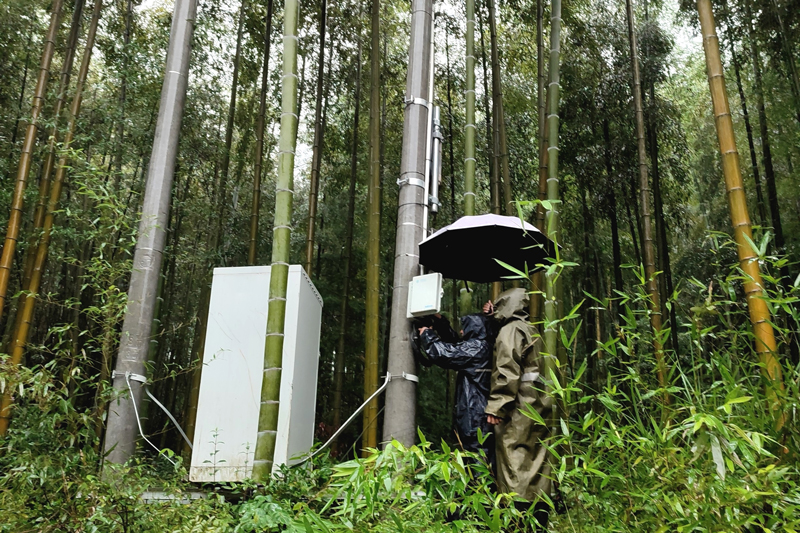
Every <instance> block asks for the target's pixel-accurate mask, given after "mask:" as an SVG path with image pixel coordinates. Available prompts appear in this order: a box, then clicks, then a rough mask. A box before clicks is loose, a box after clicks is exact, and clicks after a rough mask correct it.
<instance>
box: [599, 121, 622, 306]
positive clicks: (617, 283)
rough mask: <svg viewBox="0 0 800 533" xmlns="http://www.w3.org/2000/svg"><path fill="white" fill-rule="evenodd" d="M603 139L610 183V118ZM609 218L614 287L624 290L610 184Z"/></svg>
mask: <svg viewBox="0 0 800 533" xmlns="http://www.w3.org/2000/svg"><path fill="white" fill-rule="evenodd" d="M603 141H604V147H605V149H604V153H603V155H604V158H605V163H606V179H607V180H608V183H609V184H611V183H613V181H612V180H613V179H614V164H613V162H612V160H611V130H610V128H609V124H608V119H604V120H603ZM609 191H610V193H609V202H608V203H609V206H608V209H609V218H610V220H611V253H612V258H613V261H614V288H615V289H616V290H618V291H622V250H621V248H620V242H619V219H618V218H617V197H616V195H615V194H614V187H613V186H609ZM613 318H614V320H617V315H616V312H615V313H614V315H613Z"/></svg>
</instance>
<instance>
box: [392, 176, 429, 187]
mask: <svg viewBox="0 0 800 533" xmlns="http://www.w3.org/2000/svg"><path fill="white" fill-rule="evenodd" d="M403 185H413V186H414V187H422V188H423V189H424V188H425V180H422V179H419V178H400V179H399V180H397V186H398V187H402V186H403Z"/></svg>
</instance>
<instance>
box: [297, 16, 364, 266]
mask: <svg viewBox="0 0 800 533" xmlns="http://www.w3.org/2000/svg"><path fill="white" fill-rule="evenodd" d="M327 5H328V4H327V1H326V0H322V2H321V3H320V10H319V63H318V65H317V98H316V109H315V110H314V147H313V155H312V157H311V177H310V179H309V185H310V188H309V191H308V230H307V232H306V261H305V270H306V273H307V274H308V275H309V276H310V275H311V273H312V272H313V264H314V237H315V233H316V229H317V198H318V196H319V171H320V167H321V165H322V148H323V147H322V143H323V135H324V132H325V123H324V121H323V118H322V93H323V80H324V78H325V27H326V26H327V20H326V19H327ZM356 108H358V104H356Z"/></svg>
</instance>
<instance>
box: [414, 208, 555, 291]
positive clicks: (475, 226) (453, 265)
mask: <svg viewBox="0 0 800 533" xmlns="http://www.w3.org/2000/svg"><path fill="white" fill-rule="evenodd" d="M553 252H554V246H553V242H552V241H551V240H550V239H548V238H547V236H546V235H545V234H544V233H542V232H541V231H539V230H538V229H536V227H535V226H533V225H531V224H528V223H527V222H524V221H522V220H520V219H519V218H517V217H508V216H502V215H478V216H465V217H461V218H459V219H458V220H456V221H455V222H453V223H452V224H450V225H449V226H446V227H444V228H442V229H440V230H439V231H437V232H436V233H434V234H433V235H431V236H430V237H428V238H427V239H425V240H424V241H422V242H421V243H420V244H419V262H420V264H422V265H424V266H425V267H427V268H428V269H429V270H432V271H434V272H441V274H442V275H443V276H444V277H446V278H452V279H460V280H465V281H474V282H477V283H487V282H490V281H500V280H501V279H503V277H505V276H510V275H513V273H512V272H511V271H509V270H508V269H507V268H505V267H503V266H502V265H500V264H499V263H498V262H497V261H496V260H499V261H502V262H504V263H507V264H508V265H511V266H512V267H514V268H516V269H518V270H520V271H522V272H524V271H525V267H526V265H527V268H528V271H529V272H530V271H533V270H535V269H536V265H538V264H543V263H546V260H547V258H548V257H552V256H553Z"/></svg>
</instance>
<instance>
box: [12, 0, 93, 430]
mask: <svg viewBox="0 0 800 533" xmlns="http://www.w3.org/2000/svg"><path fill="white" fill-rule="evenodd" d="M102 6H103V2H102V0H95V4H94V9H93V11H92V21H91V23H90V25H89V32H88V33H87V35H86V48H85V50H84V52H83V58H82V60H81V67H80V70H79V71H78V79H77V82H76V85H75V96H74V97H73V99H72V106H71V107H70V116H69V125H68V126H67V133H66V135H65V137H64V148H63V149H64V152H65V154H64V155H62V156H61V158H60V160H59V162H58V167H57V169H56V174H55V178H54V180H53V185H52V190H51V191H50V198H49V200H48V204H47V215H46V216H45V219H44V224H43V232H42V238H41V239H40V241H39V245H38V247H37V250H36V260H35V262H34V265H33V274H32V276H31V280H30V285H29V287H28V290H29V291H30V296H29V297H28V298H26V299H25V300H24V306H23V307H22V309H21V310H20V311H18V313H19V314H20V316H21V318H20V327H19V328H18V329H16V330H15V331H14V335H13V338H14V340H13V344H12V351H11V358H10V360H9V362H10V364H11V365H13V366H14V367H16V366H17V365H19V364H20V362H21V361H22V356H23V355H24V353H25V345H26V343H27V342H28V333H29V331H30V326H31V319H32V318H33V308H34V305H35V303H36V297H35V295H36V294H37V293H38V292H39V288H40V287H41V283H42V275H43V273H44V267H45V264H46V262H47V252H48V249H49V247H50V237H51V232H52V229H53V219H54V216H55V212H56V211H57V209H58V201H59V199H60V197H61V189H62V187H63V184H64V179H65V176H66V172H67V168H68V165H69V159H68V156H67V154H68V151H69V148H70V145H71V144H72V140H73V138H74V136H75V126H76V123H77V120H78V116H79V115H80V111H81V97H82V95H83V87H84V85H85V84H86V77H87V75H88V73H89V63H90V62H91V59H92V49H93V48H94V40H95V35H96V34H97V23H98V21H99V20H100V10H101V8H102ZM13 390H15V387H11V386H6V389H5V392H4V393H3V398H2V400H1V401H0V435H5V433H6V430H7V429H8V424H9V420H10V417H11V403H12V401H13V398H12V396H11V392H12V391H13Z"/></svg>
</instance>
